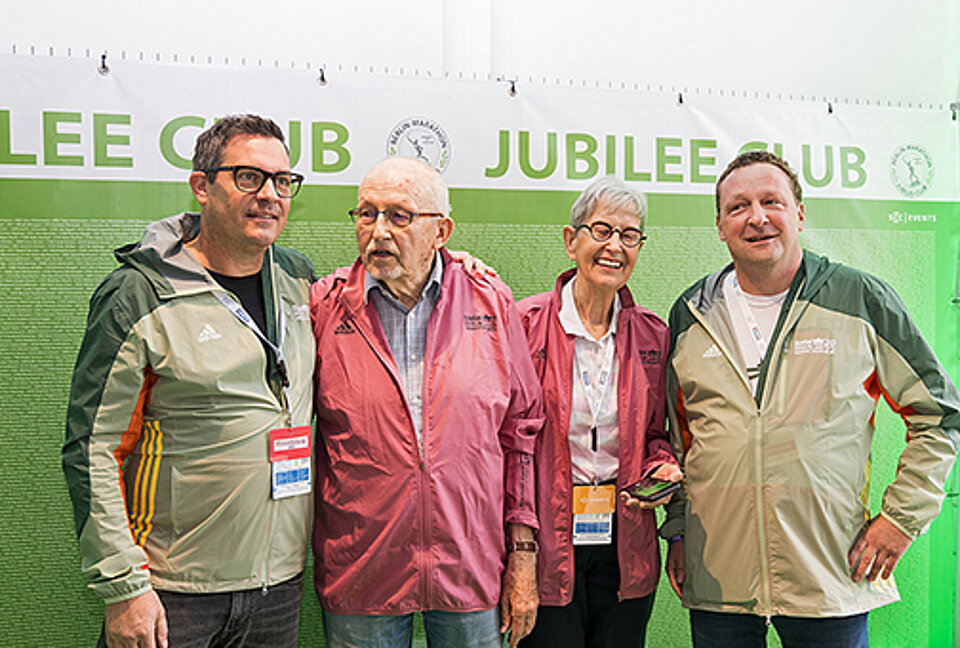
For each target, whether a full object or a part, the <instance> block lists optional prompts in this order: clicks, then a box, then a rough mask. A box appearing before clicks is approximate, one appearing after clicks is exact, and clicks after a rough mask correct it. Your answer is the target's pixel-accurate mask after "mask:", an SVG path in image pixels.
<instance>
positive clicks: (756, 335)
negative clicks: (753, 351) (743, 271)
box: [731, 273, 770, 362]
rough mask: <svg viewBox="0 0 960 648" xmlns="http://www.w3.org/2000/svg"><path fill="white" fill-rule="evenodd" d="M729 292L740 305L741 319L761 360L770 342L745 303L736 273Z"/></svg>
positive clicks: (745, 297) (745, 298)
mask: <svg viewBox="0 0 960 648" xmlns="http://www.w3.org/2000/svg"><path fill="white" fill-rule="evenodd" d="M731 294H732V295H733V298H734V301H735V302H737V305H738V306H739V307H740V312H741V313H742V314H743V319H744V320H745V321H746V323H747V328H749V329H750V337H751V338H752V339H753V341H754V343H755V344H756V345H757V351H758V352H759V353H760V362H763V358H764V356H766V354H767V347H768V346H769V345H770V343H769V341H768V340H767V336H765V335H764V334H763V331H761V330H760V325H759V324H758V323H757V318H756V317H755V316H754V314H753V309H752V308H750V305H749V304H748V303H747V296H746V295H745V294H744V293H743V289H742V288H740V282H739V281H737V275H736V273H734V275H733V290H732V291H731Z"/></svg>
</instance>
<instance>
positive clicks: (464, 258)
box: [450, 250, 497, 277]
mask: <svg viewBox="0 0 960 648" xmlns="http://www.w3.org/2000/svg"><path fill="white" fill-rule="evenodd" d="M450 256H452V257H453V260H454V261H456V262H457V263H462V264H463V269H464V270H466V271H467V272H469V273H470V274H472V275H477V276H478V277H482V276H483V275H485V274H489V275H493V276H494V277H496V276H497V271H496V270H494V269H493V268H491V267H490V266H488V265H487V264H486V263H484V262H483V261H481V260H480V259H478V258H477V257H475V256H473V255H472V254H470V253H469V252H464V251H462V250H456V251H450Z"/></svg>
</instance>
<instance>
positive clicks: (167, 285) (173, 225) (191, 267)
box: [113, 212, 217, 299]
mask: <svg viewBox="0 0 960 648" xmlns="http://www.w3.org/2000/svg"><path fill="white" fill-rule="evenodd" d="M199 232H200V214H196V213H191V212H184V213H182V214H178V215H176V216H170V217H169V218H164V219H163V220H159V221H155V222H153V223H150V224H149V225H147V228H146V230H144V233H143V238H142V239H140V242H139V243H130V244H128V245H124V246H123V247H119V248H117V249H116V250H114V252H113V255H114V256H115V257H116V259H117V261H119V262H120V263H121V264H123V265H126V266H129V267H131V268H133V269H135V270H137V271H138V272H140V273H141V274H142V275H143V276H144V277H146V278H147V280H148V281H149V282H150V284H151V285H152V286H153V287H154V290H156V292H157V296H158V297H159V298H160V299H170V298H171V297H174V296H176V295H185V294H190V293H197V292H204V291H207V290H212V289H216V288H217V285H216V284H215V283H213V279H212V278H211V277H210V275H209V274H208V273H207V271H206V270H205V269H204V267H203V266H202V265H201V264H200V262H199V261H197V259H196V258H195V257H194V256H193V255H191V254H190V253H188V252H187V251H186V249H185V248H184V243H186V242H188V241H191V240H193V239H194V238H195V237H196V236H197V234H198V233H199Z"/></svg>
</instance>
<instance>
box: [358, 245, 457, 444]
mask: <svg viewBox="0 0 960 648" xmlns="http://www.w3.org/2000/svg"><path fill="white" fill-rule="evenodd" d="M442 279H443V261H442V260H441V259H440V253H439V252H437V253H435V255H434V258H433V270H431V272H430V276H429V277H427V285H426V286H425V287H424V289H423V292H422V293H421V295H420V301H418V302H417V304H416V305H415V306H414V307H413V308H410V309H408V308H407V307H406V306H404V305H403V304H401V303H400V302H399V300H397V298H396V297H394V296H393V295H391V294H390V291H389V290H388V289H387V287H386V285H385V284H383V282H381V281H378V280H376V279H374V278H373V277H371V276H370V275H369V274H367V275H366V276H365V278H364V286H363V287H364V293H365V294H366V296H367V299H368V300H373V305H374V307H375V308H376V309H377V315H379V317H380V325H381V326H382V327H383V334H384V335H385V336H386V338H387V344H388V345H389V346H390V352H391V353H392V354H393V360H394V362H396V363H397V371H398V373H399V374H400V382H401V384H402V386H403V395H404V396H405V397H406V399H407V403H408V404H409V406H410V416H411V417H412V418H413V427H414V429H415V430H416V433H417V445H418V446H420V449H421V450H422V449H423V440H422V435H423V354H424V352H425V351H426V347H427V324H429V322H430V315H431V314H432V313H433V307H434V306H436V305H437V300H438V299H439V298H440V282H441V280H442Z"/></svg>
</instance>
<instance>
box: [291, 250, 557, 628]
mask: <svg viewBox="0 0 960 648" xmlns="http://www.w3.org/2000/svg"><path fill="white" fill-rule="evenodd" d="M441 254H442V257H443V260H444V272H443V281H442V285H441V291H440V297H439V299H438V301H437V304H436V307H435V309H434V311H433V313H432V315H431V317H430V323H429V325H428V331H427V345H426V354H425V357H424V363H425V364H424V376H423V452H422V453H421V451H420V450H419V448H418V446H417V440H416V433H415V431H414V427H413V423H412V421H411V415H410V408H409V407H408V404H407V399H406V398H405V397H404V395H403V391H402V388H401V384H400V379H399V377H398V375H397V365H396V363H395V362H394V360H393V355H392V353H391V351H390V348H389V345H388V344H387V341H386V338H385V337H384V334H383V329H382V328H381V326H380V319H379V317H378V316H377V311H376V307H375V306H374V305H373V303H372V302H369V303H364V290H363V284H364V276H365V274H366V273H365V271H364V268H363V265H362V264H361V262H360V261H359V260H358V261H357V262H356V263H354V265H353V266H352V267H350V268H341V269H339V270H337V271H336V272H334V273H333V274H331V275H329V276H327V277H325V278H324V279H322V280H320V281H319V282H317V283H316V284H314V286H313V290H312V293H311V299H310V309H311V315H312V319H313V330H314V335H315V336H316V339H317V362H316V390H317V398H316V406H317V450H316V452H317V455H316V459H317V460H316V466H317V468H316V472H317V480H316V516H315V520H314V531H313V550H314V556H315V559H316V562H315V566H314V570H315V571H314V582H315V587H316V590H317V595H318V596H319V598H320V603H321V604H322V605H323V607H324V608H325V609H327V610H329V611H332V612H337V613H343V614H400V613H407V612H411V611H415V610H448V611H464V612H465V611H476V610H488V609H490V608H493V607H494V606H496V605H497V603H498V601H499V597H500V579H501V574H502V571H503V565H504V558H505V534H504V531H505V525H506V524H507V523H512V522H517V523H521V524H526V525H529V526H531V527H533V528H534V529H536V528H537V519H536V513H535V511H536V509H535V506H536V504H535V492H534V486H535V485H534V479H535V477H534V466H533V450H534V443H535V439H536V434H537V432H538V431H539V429H540V428H541V427H542V425H543V405H542V396H541V390H540V385H539V382H538V381H537V376H536V374H535V373H534V370H533V365H532V363H531V362H530V356H529V353H528V352H527V347H526V339H525V337H524V334H523V329H522V328H521V326H520V318H519V316H518V314H517V310H516V306H515V305H514V303H513V298H512V295H511V293H510V289H509V288H507V286H506V285H505V284H503V283H502V282H501V281H500V280H499V279H494V278H487V277H484V278H476V277H473V276H470V275H468V274H467V273H466V272H465V271H464V270H463V267H462V265H461V264H459V263H452V262H451V261H452V260H451V258H450V256H449V254H447V252H446V250H442V252H441Z"/></svg>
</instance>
